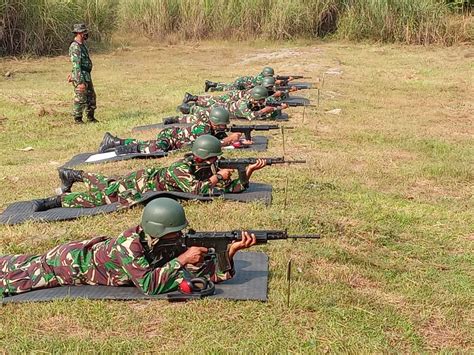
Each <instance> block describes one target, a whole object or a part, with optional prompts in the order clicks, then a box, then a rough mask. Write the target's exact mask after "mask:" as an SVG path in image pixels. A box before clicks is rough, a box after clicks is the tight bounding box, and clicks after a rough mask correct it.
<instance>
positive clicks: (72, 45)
mask: <svg viewBox="0 0 474 355" xmlns="http://www.w3.org/2000/svg"><path fill="white" fill-rule="evenodd" d="M71 48H80V45H79V43H77V42H76V41H72V42H71V44H70V45H69V49H71Z"/></svg>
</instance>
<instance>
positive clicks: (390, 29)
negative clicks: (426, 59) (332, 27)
mask: <svg viewBox="0 0 474 355" xmlns="http://www.w3.org/2000/svg"><path fill="white" fill-rule="evenodd" d="M342 11H343V16H341V19H340V21H339V23H338V30H337V34H338V37H339V38H344V39H350V40H366V39H368V40H377V41H382V42H401V43H406V44H430V43H439V44H448V45H449V44H453V43H455V42H459V41H464V40H469V39H471V40H472V37H471V35H472V34H469V31H468V27H469V26H472V18H469V17H470V14H469V13H466V14H465V15H459V14H458V15H456V14H455V13H454V9H453V6H452V4H449V3H447V2H444V1H439V0H416V1H415V0H349V1H347V2H346V4H344V7H343V9H342ZM465 16H466V17H465ZM469 37H471V38H469Z"/></svg>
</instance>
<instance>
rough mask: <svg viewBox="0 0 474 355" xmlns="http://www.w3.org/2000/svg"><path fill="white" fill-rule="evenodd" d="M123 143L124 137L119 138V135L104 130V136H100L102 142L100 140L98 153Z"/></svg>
mask: <svg viewBox="0 0 474 355" xmlns="http://www.w3.org/2000/svg"><path fill="white" fill-rule="evenodd" d="M124 144H125V140H124V139H120V138H119V137H116V136H113V135H111V134H110V133H109V132H105V134H104V138H102V142H100V145H99V153H105V152H106V151H108V150H109V149H113V148H115V147H118V146H120V145H124Z"/></svg>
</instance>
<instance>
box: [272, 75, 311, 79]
mask: <svg viewBox="0 0 474 355" xmlns="http://www.w3.org/2000/svg"><path fill="white" fill-rule="evenodd" d="M289 78H293V79H311V77H310V76H304V75H277V76H276V77H275V80H288V79H289Z"/></svg>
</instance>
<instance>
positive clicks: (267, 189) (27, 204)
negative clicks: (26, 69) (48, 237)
mask: <svg viewBox="0 0 474 355" xmlns="http://www.w3.org/2000/svg"><path fill="white" fill-rule="evenodd" d="M158 197H170V198H174V199H177V200H198V201H212V200H213V199H215V198H223V199H225V200H229V201H237V202H253V201H261V202H263V203H264V204H266V205H270V204H271V202H272V186H271V185H268V184H261V183H253V182H251V183H250V186H249V188H248V189H247V190H245V191H243V192H240V193H223V194H221V195H213V196H203V195H194V194H191V193H186V192H177V191H148V192H146V193H145V194H144V195H143V198H142V199H141V200H140V201H138V202H137V204H138V203H142V204H143V203H144V204H146V203H147V202H148V201H151V200H153V199H155V198H158ZM130 207H131V206H130ZM121 208H122V209H123V208H124V207H123V206H121V205H120V204H118V203H113V204H110V205H104V206H100V207H94V208H65V207H61V208H53V209H50V210H47V211H42V212H34V211H33V201H20V202H14V203H12V204H11V205H9V206H8V207H7V208H6V209H5V211H3V213H1V214H0V224H9V225H13V224H18V223H23V222H26V221H38V222H52V221H65V220H70V219H76V218H79V217H82V216H93V215H96V214H101V213H111V212H114V211H117V210H118V209H121Z"/></svg>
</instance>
